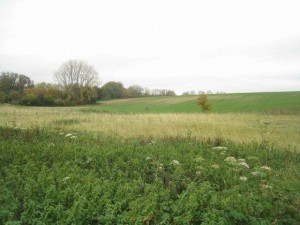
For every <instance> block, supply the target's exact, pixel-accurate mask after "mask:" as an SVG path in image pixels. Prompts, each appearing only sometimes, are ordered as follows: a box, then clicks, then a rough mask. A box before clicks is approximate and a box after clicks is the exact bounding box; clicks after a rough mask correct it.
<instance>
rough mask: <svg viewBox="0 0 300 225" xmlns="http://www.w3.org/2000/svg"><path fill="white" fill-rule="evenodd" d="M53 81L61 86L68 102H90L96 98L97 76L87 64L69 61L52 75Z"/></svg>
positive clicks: (94, 70)
mask: <svg viewBox="0 0 300 225" xmlns="http://www.w3.org/2000/svg"><path fill="white" fill-rule="evenodd" d="M54 79H55V80H56V82H57V83H58V84H59V85H60V86H62V88H63V89H64V91H65V92H66V94H67V98H68V100H69V101H75V102H79V103H82V102H91V101H90V99H91V96H92V99H96V98H97V94H96V93H97V91H95V87H96V86H98V84H99V74H98V72H97V71H96V69H95V68H94V67H93V66H91V65H89V64H88V63H87V62H84V61H81V60H69V61H67V62H65V63H63V64H62V65H61V66H60V67H59V69H58V70H57V71H56V72H55V73H54Z"/></svg>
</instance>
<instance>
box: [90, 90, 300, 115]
mask: <svg viewBox="0 0 300 225" xmlns="http://www.w3.org/2000/svg"><path fill="white" fill-rule="evenodd" d="M208 100H209V102H210V103H211V105H212V109H211V112H215V113H229V112H266V113H273V114H274V113H275V114H278V113H281V114H282V113H285V114H286V113H288V114H290V113H299V112H300V92H299V91H298V92H274V93H272V92H266V93H238V94H213V95H208ZM196 101H197V96H195V95H194V96H165V97H162V96H158V97H144V98H133V99H121V100H111V101H102V102H100V104H99V105H96V106H92V107H89V108H87V109H85V110H86V111H92V112H118V113H120V112H121V113H199V112H201V109H200V107H199V106H198V105H197V104H196Z"/></svg>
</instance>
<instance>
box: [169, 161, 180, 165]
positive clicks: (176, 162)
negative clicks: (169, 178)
mask: <svg viewBox="0 0 300 225" xmlns="http://www.w3.org/2000/svg"><path fill="white" fill-rule="evenodd" d="M170 164H171V165H174V166H177V165H179V164H180V163H179V162H178V161H177V160H172V161H171V163H170Z"/></svg>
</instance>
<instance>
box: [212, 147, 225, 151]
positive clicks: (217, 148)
mask: <svg viewBox="0 0 300 225" xmlns="http://www.w3.org/2000/svg"><path fill="white" fill-rule="evenodd" d="M212 149H213V150H224V151H226V150H228V148H227V147H222V146H218V147H213V148H212Z"/></svg>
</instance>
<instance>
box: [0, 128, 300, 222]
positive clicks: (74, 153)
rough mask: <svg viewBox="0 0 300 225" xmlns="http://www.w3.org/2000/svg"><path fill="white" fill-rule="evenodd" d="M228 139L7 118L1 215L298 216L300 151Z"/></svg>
mask: <svg viewBox="0 0 300 225" xmlns="http://www.w3.org/2000/svg"><path fill="white" fill-rule="evenodd" d="M74 135H75V138H71V137H72V136H74ZM220 141H221V140H207V141H200V140H198V139H196V138H194V137H193V136H191V134H187V135H186V136H178V137H176V138H174V137H169V138H168V137H165V138H161V139H155V140H153V139H151V138H125V139H120V138H119V139H116V138H115V137H111V136H101V135H99V134H95V133H87V132H82V133H79V132H77V133H76V134H72V135H66V133H64V134H59V133H57V132H53V131H49V130H47V129H43V130H41V129H39V128H35V129H32V130H21V129H9V128H3V127H0V143H1V144H0V203H1V204H0V224H7V225H8V224H10V225H11V224H33V225H35V224H47V225H48V224H78V225H80V224H299V223H300V214H299V208H300V192H299V187H300V179H299V171H300V155H299V153H294V152H288V151H285V152H284V151H279V150H276V149H273V148H271V147H270V146H268V145H267V144H266V143H262V144H260V143H251V144H243V145H236V144H234V143H231V142H223V143H222V142H221V143H220ZM216 144H223V145H225V146H226V147H228V149H225V148H222V149H214V148H213V146H215V145H216ZM228 157H234V158H228ZM230 159H231V160H230ZM174 160H177V161H178V162H176V161H174ZM243 161H244V163H242V162H243ZM248 167H249V168H248ZM246 179H247V180H246Z"/></svg>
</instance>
